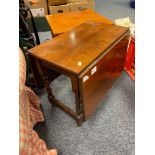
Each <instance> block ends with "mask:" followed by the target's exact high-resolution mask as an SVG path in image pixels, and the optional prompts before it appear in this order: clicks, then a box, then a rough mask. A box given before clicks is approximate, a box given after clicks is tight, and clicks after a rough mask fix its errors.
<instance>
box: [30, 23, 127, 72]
mask: <svg viewBox="0 0 155 155" xmlns="http://www.w3.org/2000/svg"><path fill="white" fill-rule="evenodd" d="M128 31H129V30H128V28H125V27H121V26H116V25H106V24H103V23H97V22H87V23H83V24H81V25H79V26H77V27H74V28H73V29H71V30H70V31H68V32H65V33H63V34H61V35H59V36H57V37H55V38H53V39H51V40H49V41H46V42H44V43H42V44H40V45H38V46H36V47H34V48H32V49H30V50H29V53H30V55H33V56H34V57H36V58H39V59H40V60H42V61H44V62H47V63H49V64H51V65H53V66H54V67H56V68H59V69H60V68H61V69H63V70H67V71H69V72H71V73H73V74H75V75H79V74H80V73H82V71H83V70H85V69H86V68H87V67H88V66H89V65H90V64H91V63H93V62H94V61H95V60H96V59H97V58H98V57H99V56H100V55H102V54H103V53H105V52H106V51H107V49H108V48H109V47H111V46H112V45H113V44H114V43H116V42H117V41H118V39H120V38H121V37H122V36H124V35H125V34H126V33H127V32H128Z"/></svg>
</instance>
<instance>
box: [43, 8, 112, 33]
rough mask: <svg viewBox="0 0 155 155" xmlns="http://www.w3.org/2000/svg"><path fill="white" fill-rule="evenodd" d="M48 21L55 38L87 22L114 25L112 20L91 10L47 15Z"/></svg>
mask: <svg viewBox="0 0 155 155" xmlns="http://www.w3.org/2000/svg"><path fill="white" fill-rule="evenodd" d="M46 19H47V22H48V23H49V26H50V28H51V31H52V34H53V35H54V36H56V35H58V34H61V33H64V32H66V31H68V30H70V29H71V28H73V27H75V26H77V25H79V24H82V23H84V22H87V21H94V22H101V23H105V24H113V22H112V21H111V20H109V19H107V18H106V17H104V16H102V15H100V14H98V13H96V12H95V11H93V10H90V9H88V10H84V11H78V12H68V13H58V14H52V15H46Z"/></svg>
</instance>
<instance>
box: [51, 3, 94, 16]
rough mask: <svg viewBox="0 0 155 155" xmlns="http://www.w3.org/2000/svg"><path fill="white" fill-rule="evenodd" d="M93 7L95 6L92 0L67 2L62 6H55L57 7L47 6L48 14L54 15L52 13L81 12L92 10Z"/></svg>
mask: <svg viewBox="0 0 155 155" xmlns="http://www.w3.org/2000/svg"><path fill="white" fill-rule="evenodd" d="M50 1H52V0H50ZM94 6H95V2H94V0H67V4H64V5H57V6H52V5H49V12H50V14H54V13H65V12H73V11H82V10H85V9H92V10H94Z"/></svg>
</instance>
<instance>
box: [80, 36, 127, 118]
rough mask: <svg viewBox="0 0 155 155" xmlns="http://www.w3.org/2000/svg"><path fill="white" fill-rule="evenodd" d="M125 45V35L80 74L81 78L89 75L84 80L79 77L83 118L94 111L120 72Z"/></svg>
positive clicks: (123, 59) (123, 61)
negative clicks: (84, 72)
mask: <svg viewBox="0 0 155 155" xmlns="http://www.w3.org/2000/svg"><path fill="white" fill-rule="evenodd" d="M127 45H128V37H125V38H123V39H122V40H121V41H120V42H119V44H117V45H115V46H114V47H113V48H112V49H111V50H110V51H109V52H108V53H107V54H106V55H105V56H104V57H103V58H102V59H101V60H100V61H99V62H97V63H95V64H94V66H93V67H92V68H90V69H89V71H87V73H86V74H84V75H83V76H82V79H83V78H84V77H85V76H89V79H88V80H87V81H86V82H83V81H82V79H81V85H82V92H83V93H82V94H83V103H84V109H85V110H84V116H85V118H84V119H85V120H86V119H87V118H89V117H90V116H91V114H92V112H94V111H95V109H96V107H97V105H98V104H99V103H100V102H101V101H102V99H103V97H104V96H105V94H106V93H107V91H108V90H109V88H111V87H112V84H113V83H114V81H115V80H116V78H117V77H118V76H119V75H120V73H121V72H122V70H123V67H124V63H125V57H126V49H127ZM93 68H96V72H95V73H94V74H93V75H91V70H92V69H93Z"/></svg>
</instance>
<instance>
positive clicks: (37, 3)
mask: <svg viewBox="0 0 155 155" xmlns="http://www.w3.org/2000/svg"><path fill="white" fill-rule="evenodd" d="M24 3H25V5H26V6H28V7H29V8H30V9H31V12H32V14H33V17H44V16H45V15H47V14H48V9H47V7H48V6H47V3H46V0H24ZM29 17H30V15H28V18H29Z"/></svg>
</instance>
